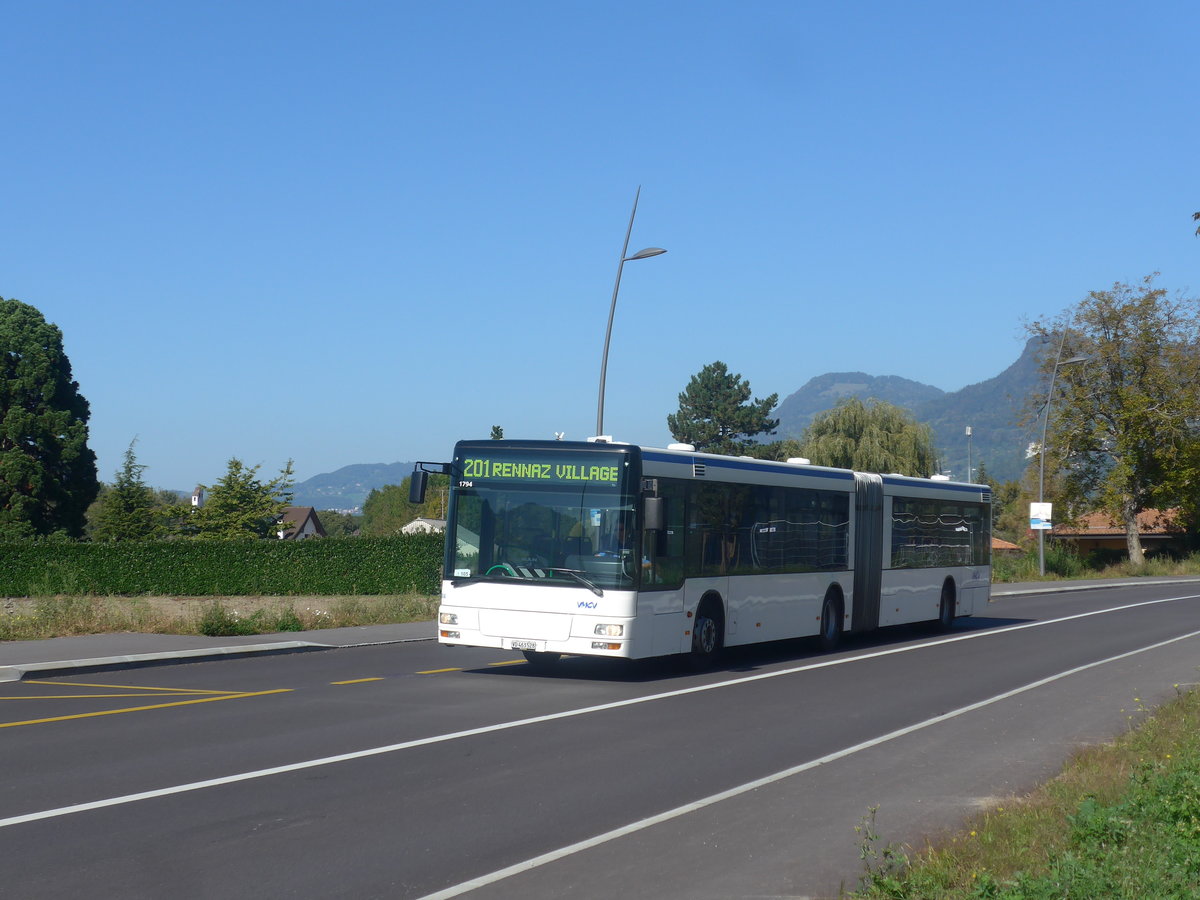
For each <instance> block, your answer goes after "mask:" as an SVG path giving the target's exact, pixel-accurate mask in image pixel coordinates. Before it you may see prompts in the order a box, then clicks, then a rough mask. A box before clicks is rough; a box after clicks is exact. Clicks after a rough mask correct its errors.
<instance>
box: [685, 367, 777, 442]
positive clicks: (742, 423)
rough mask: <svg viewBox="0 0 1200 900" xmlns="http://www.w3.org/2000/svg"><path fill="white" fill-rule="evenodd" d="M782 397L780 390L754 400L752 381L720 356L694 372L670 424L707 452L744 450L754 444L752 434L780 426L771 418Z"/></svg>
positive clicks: (687, 440)
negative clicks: (721, 359) (751, 392)
mask: <svg viewBox="0 0 1200 900" xmlns="http://www.w3.org/2000/svg"><path fill="white" fill-rule="evenodd" d="M778 400H779V395H778V394H771V396H769V397H764V398H763V399H761V400H759V399H758V398H757V397H756V398H754V399H753V400H751V399H750V382H749V381H747V380H745V379H743V378H742V376H741V375H737V374H733V373H731V372H730V371H729V368H728V367H727V366H726V365H725V363H723V362H721V361H720V360H717V361H716V362H713V363H709V364H708V365H707V366H705V367H704V368H703V369H701V370H700V371H699V372H697V373H696V374H695V375H693V376H692V378H691V381H689V382H688V385H687V387H686V388H684V390H683V392H682V393H681V394H680V395H679V411H678V412H676V413H674V414H672V415H668V416H667V428H668V429H670V431H671V436H672V437H674V438H675V440H677V441H683V442H685V443H688V444H692V445H693V446H694V447H695V448H696V449H697V450H700V451H703V452H705V453H729V454H739V453H744V452H745V451H746V450H747V449H748V448H749V447H750V446H751V445H752V444H753V442H752V441H751V440H749V438H753V437H754V436H756V435H759V434H770V433H772V432H774V431H775V429H776V428H778V427H779V420H778V419H772V418H771V410H772V409H774V408H775V404H776V402H777V401H778Z"/></svg>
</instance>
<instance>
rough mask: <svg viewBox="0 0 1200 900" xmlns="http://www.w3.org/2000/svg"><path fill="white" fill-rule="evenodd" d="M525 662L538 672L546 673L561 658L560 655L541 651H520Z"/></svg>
mask: <svg viewBox="0 0 1200 900" xmlns="http://www.w3.org/2000/svg"><path fill="white" fill-rule="evenodd" d="M521 652H522V653H523V654H524V655H525V661H526V662H528V663H529V665H531V666H533V668H535V669H537V670H538V671H539V672H548V671H549V670H550V669H552V668H554V664H555V663H557V662H558V661H559V660H560V659H561V658H562V654H561V653H546V652H544V651H541V650H522V651H521Z"/></svg>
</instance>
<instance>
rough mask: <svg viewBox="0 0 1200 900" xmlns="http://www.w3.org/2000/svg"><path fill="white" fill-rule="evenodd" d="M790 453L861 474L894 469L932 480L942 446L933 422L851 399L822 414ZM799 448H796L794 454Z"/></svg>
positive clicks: (880, 404) (884, 405)
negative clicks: (936, 442)
mask: <svg viewBox="0 0 1200 900" xmlns="http://www.w3.org/2000/svg"><path fill="white" fill-rule="evenodd" d="M784 450H785V452H786V453H787V455H789V456H803V457H807V458H808V459H809V461H810V462H812V463H813V464H814V465H818V466H834V467H836V468H839V469H854V470H856V471H859V472H890V473H895V474H897V475H914V476H918V477H921V478H928V477H929V476H930V475H933V474H934V473H936V472H937V470H938V454H937V448H936V447H935V446H934V443H933V432H932V431H931V430H930V428H929V426H928V425H923V424H921V423H920V422H917V421H916V420H915V419H914V418H913V417H912V416H911V415H909V414H908V413H907V412H906V411H905V410H903V409H901V408H900V407H898V406H893V405H892V404H890V403H884V402H883V401H882V400H870V401H867V402H866V403H864V402H863V401H862V399H861V398H859V397H849V398H847V399H845V400H843V401H842V402H841V403H839V404H838V405H837V406H835V407H834V408H833V409H831V410H828V411H826V412H823V413H820V414H819V415H817V416H816V417H815V418H814V419H813V420H812V423H811V424H809V426H808V428H806V429H805V430H804V433H803V434H802V435H801V436H800V439H799V440H798V441H797V442H795V443H794V444H792V443H791V442H784ZM793 451H794V452H793Z"/></svg>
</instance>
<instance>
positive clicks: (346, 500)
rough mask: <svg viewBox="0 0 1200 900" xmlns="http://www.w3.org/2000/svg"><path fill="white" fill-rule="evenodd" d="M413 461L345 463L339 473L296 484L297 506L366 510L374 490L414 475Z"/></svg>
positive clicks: (330, 473) (295, 501)
mask: <svg viewBox="0 0 1200 900" xmlns="http://www.w3.org/2000/svg"><path fill="white" fill-rule="evenodd" d="M412 470H413V464H412V463H410V462H397V463H356V464H354V465H350V466H342V468H340V469H338V470H337V471H336V472H327V473H325V474H323V475H314V476H313V477H312V478H309V479H308V480H307V481H301V482H299V483H297V484H296V488H295V499H294V500H293V501H292V502H293V503H294V504H295V505H296V506H315V507H316V508H317V509H362V505H363V502H364V501H365V500H366V499H367V495H368V494H370V493H371V491H372V490H375V489H377V488H381V487H383V486H384V485H388V484H399V483H400V482H402V481H403V480H404V479H405V478H407V477H408V476H409V475H411V474H412Z"/></svg>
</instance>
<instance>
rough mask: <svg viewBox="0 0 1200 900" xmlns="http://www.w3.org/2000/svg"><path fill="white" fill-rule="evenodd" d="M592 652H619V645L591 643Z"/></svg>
mask: <svg viewBox="0 0 1200 900" xmlns="http://www.w3.org/2000/svg"><path fill="white" fill-rule="evenodd" d="M592 649H593V650H620V649H621V645H620V644H610V643H608V642H607V641H592Z"/></svg>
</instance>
